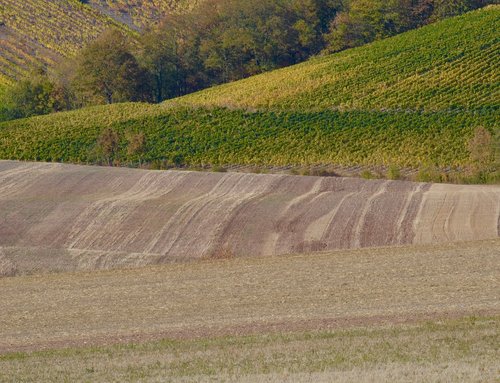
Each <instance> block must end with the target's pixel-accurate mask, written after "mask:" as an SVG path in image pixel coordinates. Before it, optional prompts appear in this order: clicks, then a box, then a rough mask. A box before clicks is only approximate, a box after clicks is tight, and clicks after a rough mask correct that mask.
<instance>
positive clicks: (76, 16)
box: [0, 0, 196, 87]
mask: <svg viewBox="0 0 500 383" xmlns="http://www.w3.org/2000/svg"><path fill="white" fill-rule="evenodd" d="M195 4H196V1H194V0H169V1H154V0H141V1H137V0H124V1H119V2H117V1H106V0H91V1H79V0H54V1H46V0H26V1H18V0H2V1H1V2H0V87H3V86H6V85H8V84H9V83H10V82H11V81H12V80H14V79H19V78H20V77H22V76H23V75H25V74H26V72H27V71H28V70H30V69H31V68H33V67H34V66H37V65H48V66H49V67H51V66H53V65H54V64H55V62H56V61H57V60H59V59H61V57H71V56H72V55H73V54H75V52H76V51H77V50H78V49H80V48H81V47H82V46H83V45H84V44H86V43H88V42H89V41H91V40H93V39H95V38H96V37H97V36H99V35H100V34H101V33H102V31H103V30H105V29H108V28H118V29H120V30H123V31H126V32H127V33H130V31H131V30H140V29H142V28H144V27H146V26H148V25H151V24H154V23H156V22H158V21H159V20H160V19H161V17H162V16H164V15H165V14H166V13H168V12H180V11H185V10H187V9H190V7H192V6H193V5H195Z"/></svg>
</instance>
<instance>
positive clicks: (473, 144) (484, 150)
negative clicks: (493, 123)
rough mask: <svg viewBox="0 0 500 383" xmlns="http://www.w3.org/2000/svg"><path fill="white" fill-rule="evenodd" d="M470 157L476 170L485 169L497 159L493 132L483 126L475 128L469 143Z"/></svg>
mask: <svg viewBox="0 0 500 383" xmlns="http://www.w3.org/2000/svg"><path fill="white" fill-rule="evenodd" d="M468 149H469V152H470V158H471V161H472V165H473V167H474V170H476V171H479V172H481V171H485V170H487V169H488V167H489V166H490V165H491V164H492V163H493V162H494V160H495V150H494V149H495V148H494V146H493V138H492V136H491V133H490V132H489V131H488V130H487V129H485V128H484V127H482V126H479V127H477V128H476V129H475V130H474V135H473V136H472V138H471V139H470V141H469V143H468Z"/></svg>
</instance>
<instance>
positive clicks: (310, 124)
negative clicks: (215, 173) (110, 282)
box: [0, 7, 500, 169]
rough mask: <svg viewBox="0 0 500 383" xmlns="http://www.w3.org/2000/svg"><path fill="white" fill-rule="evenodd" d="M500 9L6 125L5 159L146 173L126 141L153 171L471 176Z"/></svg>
mask: <svg viewBox="0 0 500 383" xmlns="http://www.w3.org/2000/svg"><path fill="white" fill-rule="evenodd" d="M498 30H500V7H489V8H486V9H483V10H479V11H475V12H472V13H469V14H467V15H465V16H462V17H458V18H455V19H449V20H446V21H443V22H440V23H438V24H434V25H430V26H427V27H425V28H422V29H420V30H417V31H413V32H409V33H406V34H403V35H400V36H397V37H394V38H391V39H387V40H385V41H381V42H377V43H374V44H371V45H368V46H365V47H362V48H357V49H353V50H350V51H346V52H343V53H340V54H336V55H332V56H328V57H323V58H318V59H314V60H311V61H310V62H307V63H304V64H300V65H297V66H294V67H291V68H287V69H284V70H278V71H275V72H271V73H267V74H264V75H260V76H257V77H254V78H249V79H247V80H243V81H239V82H236V83H233V84H229V85H224V86H219V87H215V88H212V89H209V90H206V91H203V92H199V93H197V94H193V95H190V96H186V97H183V98H179V99H176V100H173V101H169V102H167V103H164V104H162V105H157V106H154V105H145V104H121V105H112V106H107V107H96V108H91V109H83V110H79V111H74V112H68V113H60V114H55V115H49V116H42V117H36V118H31V119H25V120H17V121H12V122H7V123H3V124H0V158H4V159H23V160H42V161H64V162H88V163H93V162H97V161H98V158H97V157H96V150H95V146H96V141H97V139H98V136H99V135H100V133H101V132H102V131H103V129H105V128H107V127H109V128H112V129H113V130H115V131H116V132H117V133H118V134H119V136H120V148H119V151H118V153H116V154H115V155H114V158H115V160H119V161H120V162H121V163H122V164H126V163H137V162H138V161H139V155H137V154H136V153H130V152H129V151H128V150H127V134H126V132H129V131H133V132H143V133H144V134H145V136H146V147H145V153H144V154H143V155H141V157H142V158H141V159H142V160H144V161H147V162H154V161H160V160H165V161H168V162H173V163H178V164H179V163H183V164H187V165H206V164H241V165H256V164H257V165H311V164H333V165H343V166H353V165H356V166H358V165H367V166H368V165H395V166H399V167H408V168H418V167H421V166H424V165H426V164H429V163H431V164H433V165H436V166H438V167H440V168H447V167H454V168H457V169H459V168H461V169H464V168H467V167H470V166H471V165H472V160H471V157H470V153H469V148H468V142H469V141H470V139H471V137H472V136H473V134H474V131H475V130H476V129H477V128H478V127H480V126H482V127H485V128H486V129H487V130H489V131H490V132H491V133H493V134H494V133H495V132H498V131H499V130H500V123H499V118H498V117H499V113H498V105H499V101H500V99H499V96H500V95H499V89H500V87H499V81H498V69H497V68H498V67H499V65H498V64H499V56H498V54H496V55H495V54H494V53H493V52H494V51H495V49H497V51H498V47H499V37H500V36H499V35H498V32H496V33H495V31H498Z"/></svg>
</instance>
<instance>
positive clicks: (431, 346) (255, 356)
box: [0, 317, 500, 382]
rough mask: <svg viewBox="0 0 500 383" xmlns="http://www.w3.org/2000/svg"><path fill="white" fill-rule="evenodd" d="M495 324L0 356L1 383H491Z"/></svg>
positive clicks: (472, 321)
mask: <svg viewBox="0 0 500 383" xmlns="http://www.w3.org/2000/svg"><path fill="white" fill-rule="evenodd" d="M499 330H500V320H499V318H498V317H468V318H463V319H459V320H444V321H439V322H427V323H424V324H419V325H411V326H408V325H399V326H389V327H381V328H375V329H374V328H372V329H369V328H359V329H351V330H338V331H328V332H325V331H323V332H321V331H319V332H314V331H313V332H303V333H283V334H274V335H254V336H244V337H223V338H209V339H200V340H184V341H169V340H163V341H156V342H147V343H140V344H128V345H115V346H102V347H93V348H83V349H66V350H59V351H58V350H53V351H42V352H34V353H15V354H6V355H2V356H0V381H2V382H20V381H22V382H41V381H46V382H49V381H50V382H60V381H82V382H84V381H88V382H91V381H92V382H100V381H102V382H112V381H114V382H139V381H140V382H146V381H147V382H156V381H172V382H190V381H192V382H235V381H242V382H255V381H259V382H284V381H287V382H331V381H335V382H373V381H398V382H417V381H418V382H437V381H440V382H463V381H467V382H494V381H495V379H496V378H497V377H498V374H499V373H500V368H499V366H498V363H497V362H498V358H499V357H500V352H499V348H498V344H499V342H500V338H499V334H500V332H499Z"/></svg>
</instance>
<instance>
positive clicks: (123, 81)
mask: <svg viewBox="0 0 500 383" xmlns="http://www.w3.org/2000/svg"><path fill="white" fill-rule="evenodd" d="M148 82H149V79H148V75H147V72H146V71H145V70H143V69H142V68H141V67H140V66H139V64H138V63H137V60H136V58H135V57H134V55H133V54H132V53H131V51H130V46H129V42H128V40H127V38H126V37H125V36H124V35H123V34H122V33H121V32H119V31H117V30H114V29H112V30H108V31H106V32H105V33H104V34H103V35H101V36H100V37H99V38H98V39H97V40H95V41H94V42H92V43H90V44H89V45H88V46H87V47H85V48H84V49H83V50H82V51H81V53H80V56H79V57H78V58H77V68H76V74H75V78H74V80H73V85H74V87H75V90H76V91H77V93H78V94H79V96H80V98H81V99H82V100H83V103H84V104H86V103H88V104H102V103H107V104H112V103H115V102H124V101H146V100H147V99H148V91H147V89H148Z"/></svg>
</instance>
